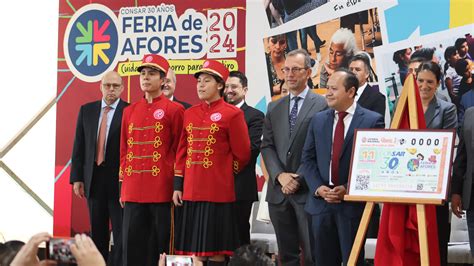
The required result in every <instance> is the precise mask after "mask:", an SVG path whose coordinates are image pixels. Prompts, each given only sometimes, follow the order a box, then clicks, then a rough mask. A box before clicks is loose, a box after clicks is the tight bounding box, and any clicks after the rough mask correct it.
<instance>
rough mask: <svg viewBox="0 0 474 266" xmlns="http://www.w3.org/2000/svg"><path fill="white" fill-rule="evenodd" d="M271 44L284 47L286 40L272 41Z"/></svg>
mask: <svg viewBox="0 0 474 266" xmlns="http://www.w3.org/2000/svg"><path fill="white" fill-rule="evenodd" d="M270 42H271V43H273V44H277V43H278V44H279V45H284V44H286V40H285V39H280V40H277V39H270Z"/></svg>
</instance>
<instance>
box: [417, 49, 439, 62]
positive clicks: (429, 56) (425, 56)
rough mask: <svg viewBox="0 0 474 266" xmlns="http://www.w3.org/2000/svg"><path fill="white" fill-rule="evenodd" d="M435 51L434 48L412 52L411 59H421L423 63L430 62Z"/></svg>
mask: <svg viewBox="0 0 474 266" xmlns="http://www.w3.org/2000/svg"><path fill="white" fill-rule="evenodd" d="M434 52H435V49H434V48H426V47H425V48H421V49H418V50H416V51H414V52H413V54H412V55H411V58H417V57H421V58H423V59H425V61H431V60H432V59H433V55H434Z"/></svg>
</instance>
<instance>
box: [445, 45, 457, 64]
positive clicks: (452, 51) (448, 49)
mask: <svg viewBox="0 0 474 266" xmlns="http://www.w3.org/2000/svg"><path fill="white" fill-rule="evenodd" d="M456 52H457V49H456V47H454V46H448V47H446V50H444V59H445V60H446V61H449V58H451V56H453V55H455V54H456Z"/></svg>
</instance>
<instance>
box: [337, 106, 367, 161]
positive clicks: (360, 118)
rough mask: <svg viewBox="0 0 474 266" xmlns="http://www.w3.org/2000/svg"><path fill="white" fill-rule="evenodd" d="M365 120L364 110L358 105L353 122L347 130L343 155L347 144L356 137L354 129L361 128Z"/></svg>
mask: <svg viewBox="0 0 474 266" xmlns="http://www.w3.org/2000/svg"><path fill="white" fill-rule="evenodd" d="M363 120H364V112H363V111H362V109H361V107H360V105H357V107H356V109H355V111H354V116H353V117H352V121H351V124H350V125H349V129H348V130H347V133H346V137H345V138H344V145H343V146H342V151H341V156H342V154H344V151H345V149H346V148H347V146H349V145H351V144H352V139H353V138H354V129H355V128H359V127H360V124H361V123H362V121H363Z"/></svg>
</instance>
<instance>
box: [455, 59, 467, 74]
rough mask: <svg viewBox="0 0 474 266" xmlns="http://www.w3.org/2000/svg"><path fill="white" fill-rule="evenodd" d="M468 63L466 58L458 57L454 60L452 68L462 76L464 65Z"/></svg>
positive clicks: (464, 69)
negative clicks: (454, 63)
mask: <svg viewBox="0 0 474 266" xmlns="http://www.w3.org/2000/svg"><path fill="white" fill-rule="evenodd" d="M468 65H469V63H468V62H467V60H466V59H459V60H458V61H457V62H456V65H455V66H454V69H455V70H456V73H457V74H458V75H459V76H461V77H464V73H465V72H466V67H467V66H468Z"/></svg>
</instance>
